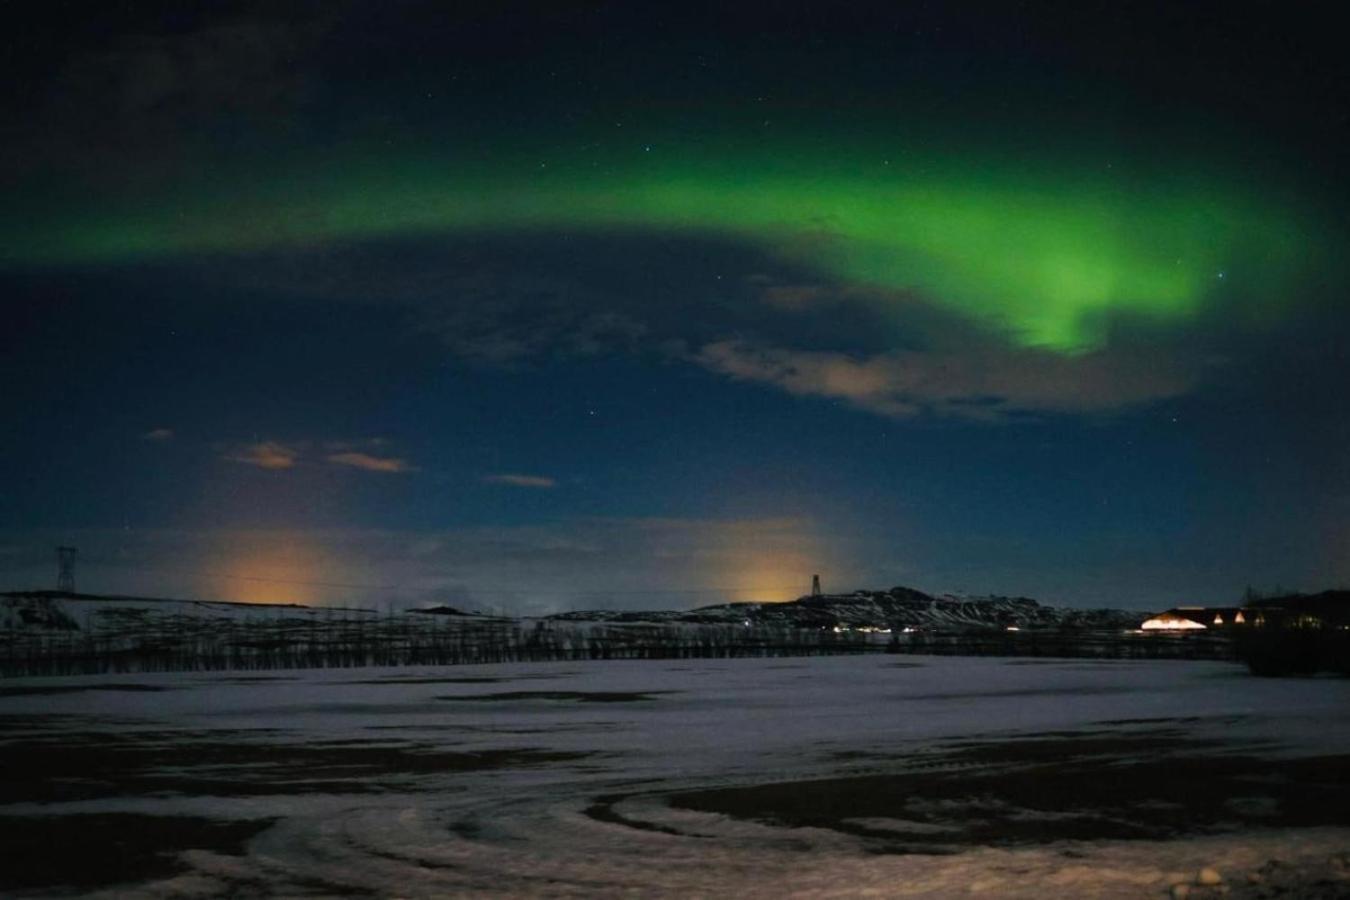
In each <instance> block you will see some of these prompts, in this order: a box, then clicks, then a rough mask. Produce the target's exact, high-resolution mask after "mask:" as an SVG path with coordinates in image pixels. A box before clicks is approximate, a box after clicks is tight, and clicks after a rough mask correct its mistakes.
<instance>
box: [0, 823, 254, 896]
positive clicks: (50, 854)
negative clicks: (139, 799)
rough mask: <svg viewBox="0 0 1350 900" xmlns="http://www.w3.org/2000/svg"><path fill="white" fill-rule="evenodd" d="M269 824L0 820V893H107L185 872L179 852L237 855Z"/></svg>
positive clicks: (185, 868)
mask: <svg viewBox="0 0 1350 900" xmlns="http://www.w3.org/2000/svg"><path fill="white" fill-rule="evenodd" d="M273 821H274V820H272V819H254V820H239V821H221V820H217V819H204V818H196V817H191V816H148V815H140V814H133V813H98V814H82V815H70V816H22V817H19V816H0V846H3V847H4V864H3V865H0V891H3V892H5V893H7V894H8V893H10V892H16V893H17V892H30V891H35V890H44V891H46V890H53V889H62V888H64V889H67V890H70V889H74V890H82V889H89V888H95V887H100V888H108V887H112V886H115V885H118V884H131V883H141V882H144V881H147V880H150V879H154V878H164V877H168V876H171V875H175V874H178V873H179V872H182V871H185V870H187V868H188V866H186V865H185V864H184V863H182V862H181V861H180V859H179V854H180V853H182V852H183V851H185V850H210V851H213V852H215V853H223V854H231V855H241V854H242V853H243V852H244V847H245V845H246V844H247V843H248V841H249V840H250V839H251V838H252V837H253V836H254V835H256V834H258V833H259V832H261V831H262V830H263V829H265V828H267V827H268V826H269V825H271V824H272V822H273Z"/></svg>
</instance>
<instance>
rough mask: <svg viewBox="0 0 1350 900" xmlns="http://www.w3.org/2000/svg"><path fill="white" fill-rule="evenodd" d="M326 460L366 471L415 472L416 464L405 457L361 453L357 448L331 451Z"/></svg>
mask: <svg viewBox="0 0 1350 900" xmlns="http://www.w3.org/2000/svg"><path fill="white" fill-rule="evenodd" d="M328 461H329V462H330V463H334V464H336V465H339V466H350V467H352V468H353V469H364V470H365V471H367V472H416V471H417V466H414V465H413V464H411V463H410V462H408V461H407V460H406V459H402V458H400V457H397V456H372V455H371V454H369V453H362V452H360V451H358V450H349V451H346V452H343V453H333V454H330V455H329V456H328Z"/></svg>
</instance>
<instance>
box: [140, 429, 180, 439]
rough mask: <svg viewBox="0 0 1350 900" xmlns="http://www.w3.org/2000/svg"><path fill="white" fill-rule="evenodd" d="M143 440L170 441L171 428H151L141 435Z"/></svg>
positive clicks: (171, 435) (171, 437)
mask: <svg viewBox="0 0 1350 900" xmlns="http://www.w3.org/2000/svg"><path fill="white" fill-rule="evenodd" d="M141 440H144V441H171V440H173V429H172V428H151V429H150V430H149V431H147V432H146V433H145V434H143V435H141Z"/></svg>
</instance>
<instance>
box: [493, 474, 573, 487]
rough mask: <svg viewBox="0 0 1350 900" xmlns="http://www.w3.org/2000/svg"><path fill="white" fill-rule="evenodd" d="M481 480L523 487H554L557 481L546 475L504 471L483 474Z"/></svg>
mask: <svg viewBox="0 0 1350 900" xmlns="http://www.w3.org/2000/svg"><path fill="white" fill-rule="evenodd" d="M483 480H484V481H485V482H487V483H488V484H509V485H511V486H512V487H523V488H544V489H549V488H555V487H557V486H558V482H557V481H556V480H554V479H552V478H549V477H548V476H546V475H516V474H512V473H509V472H508V473H504V474H501V475H485V476H484V477H483Z"/></svg>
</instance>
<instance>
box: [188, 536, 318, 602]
mask: <svg viewBox="0 0 1350 900" xmlns="http://www.w3.org/2000/svg"><path fill="white" fill-rule="evenodd" d="M220 556H221V559H222V562H221V563H220V564H219V565H216V566H213V567H212V571H213V573H215V574H214V576H213V577H211V578H210V579H208V582H209V584H210V597H209V598H210V599H213V600H229V601H233V602H236V603H299V604H303V605H306V606H318V605H322V604H323V603H324V601H325V600H326V599H327V598H326V597H325V596H324V594H323V591H324V588H322V587H320V586H318V585H317V584H314V583H313V582H322V581H325V580H331V571H332V569H331V567H330V566H329V565H328V560H327V559H326V554H325V553H324V552H323V551H322V549H320V547H319V546H318V545H317V544H316V543H315V542H314V541H313V539H312V538H310V537H308V536H306V535H304V534H303V533H293V532H262V533H257V534H249V535H247V536H235V537H232V538H231V540H230V541H229V543H228V544H227V545H226V546H223V547H221V548H220ZM307 582H308V583H307Z"/></svg>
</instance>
